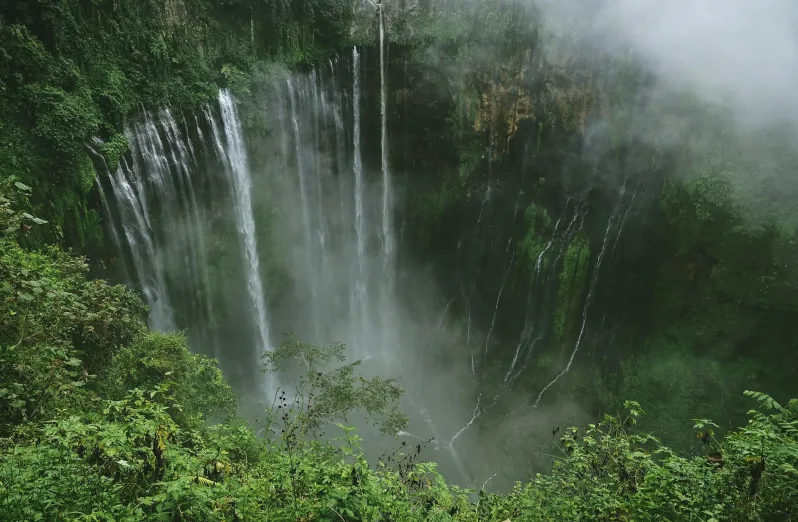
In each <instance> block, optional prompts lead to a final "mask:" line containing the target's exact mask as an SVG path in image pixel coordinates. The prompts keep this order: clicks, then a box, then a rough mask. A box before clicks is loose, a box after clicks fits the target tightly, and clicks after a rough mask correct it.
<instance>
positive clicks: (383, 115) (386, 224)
mask: <svg viewBox="0 0 798 522" xmlns="http://www.w3.org/2000/svg"><path fill="white" fill-rule="evenodd" d="M378 5H379V12H380V120H381V121H380V123H381V125H380V128H381V131H380V132H381V137H380V150H381V159H382V184H383V185H382V242H383V246H382V254H383V267H384V270H385V275H386V277H387V278H388V295H389V296H390V295H391V294H392V291H393V267H392V264H393V252H394V248H395V245H394V243H395V241H394V238H393V231H392V230H391V228H392V224H391V213H392V204H393V195H392V193H391V190H392V187H391V172H390V169H389V168H388V110H387V97H388V94H387V92H386V86H385V15H384V12H383V5H382V3H380V4H378Z"/></svg>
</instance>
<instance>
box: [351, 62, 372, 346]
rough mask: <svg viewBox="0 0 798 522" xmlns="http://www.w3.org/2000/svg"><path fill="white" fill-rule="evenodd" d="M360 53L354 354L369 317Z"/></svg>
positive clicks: (355, 110)
mask: <svg viewBox="0 0 798 522" xmlns="http://www.w3.org/2000/svg"><path fill="white" fill-rule="evenodd" d="M360 74H361V71H360V53H358V50H357V47H355V48H353V49H352V77H353V87H352V114H353V116H352V119H353V127H354V131H353V136H352V146H353V148H354V153H353V162H352V170H353V171H354V177H355V235H356V240H357V242H356V245H357V247H356V248H357V251H356V255H357V272H356V273H355V281H354V283H355V284H354V287H353V296H354V302H355V303H354V304H355V310H356V314H357V315H356V321H357V322H356V325H360V327H356V332H357V334H356V335H357V337H355V339H356V341H357V346H356V349H357V352H358V353H359V354H360V355H361V356H364V355H365V346H364V345H365V340H364V339H363V338H362V336H361V335H359V333H360V332H362V330H363V328H362V325H365V324H367V321H368V317H367V315H366V314H367V312H366V302H365V301H366V294H367V287H366V226H365V216H364V214H363V198H364V181H363V158H362V153H361V151H360Z"/></svg>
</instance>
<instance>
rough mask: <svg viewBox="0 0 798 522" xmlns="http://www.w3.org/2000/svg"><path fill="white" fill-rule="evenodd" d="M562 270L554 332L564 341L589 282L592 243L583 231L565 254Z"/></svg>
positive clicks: (557, 337)
mask: <svg viewBox="0 0 798 522" xmlns="http://www.w3.org/2000/svg"><path fill="white" fill-rule="evenodd" d="M562 263H563V264H562V270H561V271H560V274H559V276H558V288H557V301H556V308H555V312H554V334H555V338H556V339H557V341H560V342H561V341H563V340H564V339H565V335H566V334H567V332H568V330H569V328H570V327H571V325H572V323H573V321H574V320H575V319H577V318H578V317H579V308H580V304H581V302H582V297H583V294H584V291H585V286H586V284H587V273H588V268H589V263H590V245H589V244H588V241H587V238H586V237H585V235H584V234H583V233H580V234H577V235H576V236H574V238H573V239H572V240H571V243H570V244H569V245H568V247H567V248H566V250H565V253H564V254H563V262H562Z"/></svg>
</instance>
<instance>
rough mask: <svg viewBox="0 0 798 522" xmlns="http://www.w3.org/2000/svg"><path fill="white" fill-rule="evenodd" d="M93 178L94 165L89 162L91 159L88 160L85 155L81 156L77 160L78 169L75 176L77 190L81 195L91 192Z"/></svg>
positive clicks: (94, 175)
mask: <svg viewBox="0 0 798 522" xmlns="http://www.w3.org/2000/svg"><path fill="white" fill-rule="evenodd" d="M95 177H96V174H95V172H94V164H93V163H92V162H91V158H89V156H88V155H87V154H83V155H82V156H80V158H79V159H78V167H77V172H76V175H75V181H76V182H77V188H78V191H79V192H80V194H81V195H83V196H86V195H88V193H89V192H91V189H92V187H94V178H95Z"/></svg>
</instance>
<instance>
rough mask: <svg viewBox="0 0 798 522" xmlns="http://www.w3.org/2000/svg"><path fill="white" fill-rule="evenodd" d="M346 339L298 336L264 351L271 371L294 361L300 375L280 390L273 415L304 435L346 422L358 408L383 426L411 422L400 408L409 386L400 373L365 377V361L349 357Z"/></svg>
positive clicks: (389, 428)
mask: <svg viewBox="0 0 798 522" xmlns="http://www.w3.org/2000/svg"><path fill="white" fill-rule="evenodd" d="M344 351H345V346H344V345H343V344H341V343H337V344H331V345H327V346H316V345H312V344H307V343H303V342H300V341H297V340H296V339H295V338H294V337H293V336H289V338H288V340H287V341H286V342H284V343H283V344H282V345H280V346H279V347H278V348H276V349H275V350H273V351H271V352H268V353H266V355H265V356H264V358H265V360H266V363H265V366H266V369H265V371H266V372H272V373H274V372H278V371H283V370H286V369H289V368H291V367H295V365H296V364H297V363H298V364H299V367H300V375H299V378H298V379H297V382H296V389H295V391H294V393H293V394H291V395H287V394H286V391H285V390H278V392H277V396H276V397H275V405H274V408H273V411H272V413H273V415H274V417H273V418H272V421H274V420H276V417H279V418H280V419H281V420H282V421H283V423H284V425H285V426H286V429H285V431H286V432H290V433H291V434H293V435H295V436H298V437H300V438H303V437H306V436H308V435H311V436H312V435H318V434H319V433H320V432H321V429H322V428H323V427H324V426H325V425H328V424H333V423H337V422H346V420H347V416H348V415H351V414H352V413H353V412H356V411H359V412H364V413H365V414H366V415H367V417H368V419H369V420H370V422H371V423H372V425H374V426H375V427H377V428H378V429H379V430H380V432H382V433H385V434H390V435H394V434H396V433H398V432H399V431H400V430H402V429H404V428H406V427H407V423H408V419H407V417H406V416H405V415H404V414H402V413H401V412H400V411H399V399H400V398H401V396H402V393H404V390H403V389H402V388H401V386H399V383H398V381H397V380H396V379H383V378H380V377H373V378H371V379H366V378H365V377H363V376H361V375H358V374H357V373H356V370H357V369H358V366H360V363H361V361H355V362H351V363H345V360H346V357H345V356H344Z"/></svg>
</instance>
